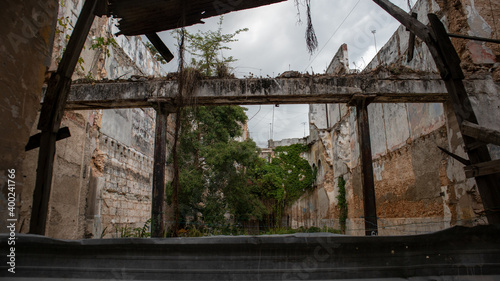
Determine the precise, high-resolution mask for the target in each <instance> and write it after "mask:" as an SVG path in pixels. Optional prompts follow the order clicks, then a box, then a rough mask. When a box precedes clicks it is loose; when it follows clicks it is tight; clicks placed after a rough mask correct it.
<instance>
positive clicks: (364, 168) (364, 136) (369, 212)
mask: <svg viewBox="0 0 500 281" xmlns="http://www.w3.org/2000/svg"><path fill="white" fill-rule="evenodd" d="M369 103H370V101H369V99H366V98H360V99H357V100H356V122H357V125H358V137H359V139H358V144H359V152H360V161H361V185H362V187H363V207H364V208H363V209H364V219H365V235H366V236H377V235H378V225H377V204H376V196H375V180H374V177H373V159H372V148H371V141H370V126H369V121H368V104H369Z"/></svg>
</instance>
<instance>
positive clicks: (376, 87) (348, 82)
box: [66, 73, 448, 110]
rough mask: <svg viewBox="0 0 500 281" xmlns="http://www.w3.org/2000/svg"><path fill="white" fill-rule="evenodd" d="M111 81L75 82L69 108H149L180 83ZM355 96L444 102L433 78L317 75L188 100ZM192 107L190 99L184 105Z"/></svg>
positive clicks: (209, 83) (206, 90)
mask: <svg viewBox="0 0 500 281" xmlns="http://www.w3.org/2000/svg"><path fill="white" fill-rule="evenodd" d="M143 80H144V81H135V82H134V81H112V82H110V81H108V82H102V83H98V82H96V83H92V84H90V83H86V84H75V85H72V87H71V94H70V97H69V99H68V103H67V106H66V109H72V110H77V109H95V108H103V109H106V108H133V107H150V106H151V103H158V102H163V103H167V104H175V103H176V102H175V99H176V95H175V93H177V92H178V85H177V82H176V81H173V80H167V79H155V80H147V79H146V78H144V79H143ZM354 95H367V96H372V95H373V96H375V98H374V99H373V102H377V103H391V102H417V103H418V102H444V101H446V100H447V98H448V94H447V93H446V88H445V86H444V83H443V81H442V80H441V79H440V78H439V76H437V75H435V74H421V73H420V74H418V73H411V74H402V75H388V74H386V75H384V77H382V78H379V77H377V76H376V75H368V74H366V75H347V76H314V77H304V78H264V79H207V80H201V81H199V85H198V87H197V88H196V90H195V91H194V92H193V94H192V96H190V99H191V101H194V102H195V103H196V104H197V105H232V104H237V105H245V104H304V103H306V104H307V103H347V102H349V101H350V100H351V98H352V97H353V96H354ZM185 103H186V104H189V101H185Z"/></svg>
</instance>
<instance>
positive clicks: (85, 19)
mask: <svg viewBox="0 0 500 281" xmlns="http://www.w3.org/2000/svg"><path fill="white" fill-rule="evenodd" d="M96 3H97V0H86V1H85V3H84V5H83V7H82V10H81V12H80V16H79V17H78V20H77V23H76V25H75V28H74V30H73V34H72V35H71V38H70V39H69V42H68V45H67V46H66V50H65V51H64V54H63V57H62V59H61V61H60V62H59V66H58V68H57V71H56V72H55V73H53V74H52V76H51V78H50V80H49V83H48V87H47V93H46V95H45V97H44V103H43V105H42V110H41V113H40V119H39V121H38V129H40V130H41V131H42V132H41V137H40V150H39V152H38V166H37V172H36V182H35V189H34V191H33V206H32V208H31V220H30V230H29V233H32V234H40V235H45V226H46V221H47V214H48V208H49V199H50V190H51V185H52V173H53V164H54V156H55V151H56V139H57V132H58V131H59V127H60V125H61V119H62V117H63V114H64V109H65V107H66V100H67V97H68V93H69V90H70V86H71V76H72V74H73V71H74V69H75V66H76V64H77V62H78V58H79V57H80V53H81V50H82V48H83V45H84V44H85V40H86V39H87V35H88V33H89V30H90V27H91V26H92V22H93V21H94V11H95V7H96Z"/></svg>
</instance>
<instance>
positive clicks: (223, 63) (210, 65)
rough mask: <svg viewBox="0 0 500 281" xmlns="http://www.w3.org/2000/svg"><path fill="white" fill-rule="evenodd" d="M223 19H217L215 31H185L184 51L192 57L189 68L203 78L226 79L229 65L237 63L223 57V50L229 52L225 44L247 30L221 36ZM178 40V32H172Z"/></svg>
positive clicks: (233, 40) (234, 40)
mask: <svg viewBox="0 0 500 281" xmlns="http://www.w3.org/2000/svg"><path fill="white" fill-rule="evenodd" d="M223 20H224V17H222V16H221V17H220V18H219V22H218V24H217V30H215V31H214V30H208V31H198V32H196V33H189V32H187V31H185V39H186V43H187V45H186V47H187V48H186V50H187V51H188V52H189V53H190V54H191V55H192V56H193V58H192V59H191V67H194V68H197V69H199V70H200V71H201V72H202V73H203V74H204V75H205V76H218V77H221V78H222V77H228V76H229V75H230V73H229V64H230V63H232V62H235V61H237V60H236V59H235V58H234V57H232V56H229V57H225V56H224V55H223V53H222V52H223V51H224V50H231V48H230V47H228V46H227V44H229V43H231V42H236V41H238V39H236V36H237V35H238V34H240V33H241V32H245V31H248V28H243V29H238V30H236V31H235V32H233V33H228V34H223V33H222V23H223ZM174 36H175V37H176V38H179V36H180V34H179V32H176V33H175V32H174Z"/></svg>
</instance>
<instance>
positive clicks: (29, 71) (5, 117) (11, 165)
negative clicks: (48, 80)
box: [0, 0, 57, 232]
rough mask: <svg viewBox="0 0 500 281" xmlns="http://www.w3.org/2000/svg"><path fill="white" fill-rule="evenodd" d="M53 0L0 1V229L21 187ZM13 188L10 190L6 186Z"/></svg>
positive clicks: (52, 17)
mask: <svg viewBox="0 0 500 281" xmlns="http://www.w3.org/2000/svg"><path fill="white" fill-rule="evenodd" d="M56 15H57V1H55V0H47V1H45V0H44V1H42V0H27V1H22V2H21V1H13V0H6V1H2V9H0V17H1V18H2V24H1V25H0V57H1V58H2V60H1V62H0V92H1V95H0V99H1V102H0V104H2V105H1V106H0V143H1V145H0V232H6V231H7V228H6V224H7V218H17V217H18V210H19V206H20V199H19V193H20V192H21V190H22V189H23V187H24V185H25V184H24V182H23V178H22V173H23V170H22V161H23V159H24V158H25V154H24V146H25V145H26V144H27V143H28V138H29V136H30V131H31V128H32V126H33V125H34V124H36V114H37V110H38V109H39V102H40V96H41V91H40V89H41V87H42V84H43V81H44V74H45V71H46V69H47V68H48V67H49V65H50V57H51V53H52V42H53V37H54V27H55V24H56ZM11 169H14V170H15V173H14V174H15V176H16V178H15V179H14V180H15V195H14V194H10V195H11V196H10V197H11V198H12V199H14V198H16V200H14V201H11V202H15V203H16V204H15V206H14V209H15V210H14V216H15V217H8V215H9V212H8V210H7V207H8V199H9V191H8V189H7V187H8V186H7V180H8V178H7V175H8V170H11ZM11 193H12V192H11Z"/></svg>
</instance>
